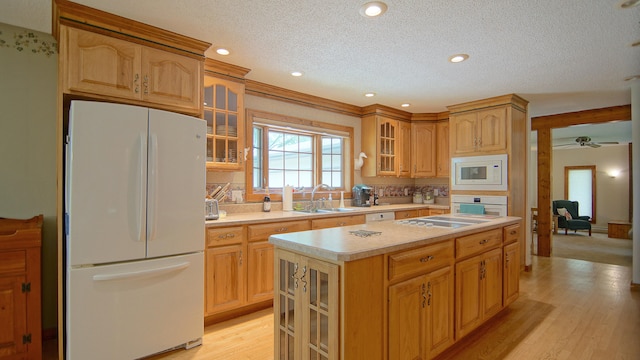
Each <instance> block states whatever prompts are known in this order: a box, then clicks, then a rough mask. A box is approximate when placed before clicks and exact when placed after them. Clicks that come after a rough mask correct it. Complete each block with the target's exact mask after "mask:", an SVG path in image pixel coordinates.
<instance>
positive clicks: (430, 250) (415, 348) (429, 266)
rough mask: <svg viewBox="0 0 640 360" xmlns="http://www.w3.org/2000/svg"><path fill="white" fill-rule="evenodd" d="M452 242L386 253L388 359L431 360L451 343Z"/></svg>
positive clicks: (452, 331) (452, 296)
mask: <svg viewBox="0 0 640 360" xmlns="http://www.w3.org/2000/svg"><path fill="white" fill-rule="evenodd" d="M452 264H453V243H452V242H451V241H447V242H443V243H439V244H434V245H429V246H425V247H422V248H418V249H413V250H409V251H404V252H401V253H398V254H393V255H390V256H389V270H388V273H389V279H390V281H393V280H395V279H398V278H400V279H401V278H402V277H403V276H405V275H408V274H414V273H416V272H418V273H419V272H422V274H420V275H418V276H415V277H413V278H411V279H409V280H405V281H402V282H400V283H397V284H393V285H390V286H389V310H388V311H389V325H388V328H389V340H388V341H389V343H388V349H389V356H388V358H389V359H431V358H433V357H434V356H436V355H437V354H439V353H440V352H442V351H443V350H445V349H446V348H448V347H449V346H450V345H451V344H453V342H454V321H453V315H454V277H453V270H452V269H453V267H452Z"/></svg>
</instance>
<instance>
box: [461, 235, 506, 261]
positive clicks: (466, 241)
mask: <svg viewBox="0 0 640 360" xmlns="http://www.w3.org/2000/svg"><path fill="white" fill-rule="evenodd" d="M501 244H502V229H495V230H490V231H485V232H481V233H479V234H473V235H469V236H463V237H459V238H456V258H463V257H466V256H469V255H474V254H478V253H481V252H483V251H485V250H487V249H491V248H493V247H496V246H500V245H501Z"/></svg>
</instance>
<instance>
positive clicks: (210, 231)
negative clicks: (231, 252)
mask: <svg viewBox="0 0 640 360" xmlns="http://www.w3.org/2000/svg"><path fill="white" fill-rule="evenodd" d="M242 230H243V227H242V226H233V227H224V228H215V227H208V228H207V247H211V246H221V245H229V244H239V243H241V242H242V237H243V235H244V233H243V231H242Z"/></svg>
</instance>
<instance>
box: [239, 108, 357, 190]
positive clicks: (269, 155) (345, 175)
mask: <svg viewBox="0 0 640 360" xmlns="http://www.w3.org/2000/svg"><path fill="white" fill-rule="evenodd" d="M247 119H248V122H247V123H248V125H247V126H248V128H249V129H251V133H252V134H253V136H252V151H251V152H250V153H251V154H252V156H251V158H250V159H247V168H248V169H250V171H248V172H247V176H246V178H247V185H248V186H247V199H248V200H249V201H258V200H261V199H262V197H263V196H264V194H265V193H266V192H267V191H269V194H270V195H272V197H273V198H274V199H276V200H278V199H280V196H281V195H280V194H281V191H282V188H283V187H284V186H285V185H291V186H293V187H294V188H296V189H301V190H304V191H307V192H308V191H310V190H311V189H312V188H313V187H314V186H315V185H318V184H327V185H329V186H331V187H332V188H333V191H340V190H342V191H344V190H345V189H350V187H351V183H352V182H353V172H352V171H351V166H352V162H351V161H350V160H349V159H350V158H351V154H352V153H353V149H352V146H353V145H352V144H353V128H352V127H346V126H341V125H335V124H331V123H323V122H318V121H311V120H303V119H298V118H292V117H287V116H282V115H276V114H270V113H264V112H258V111H254V110H248V111H247ZM249 184H251V187H249ZM267 189H268V190H267ZM299 196H301V195H294V197H296V198H297V197H299Z"/></svg>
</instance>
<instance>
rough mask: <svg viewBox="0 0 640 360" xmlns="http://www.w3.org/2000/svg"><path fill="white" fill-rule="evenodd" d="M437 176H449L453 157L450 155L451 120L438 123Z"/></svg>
mask: <svg viewBox="0 0 640 360" xmlns="http://www.w3.org/2000/svg"><path fill="white" fill-rule="evenodd" d="M436 139H437V141H436V151H435V153H436V177H448V176H449V174H450V170H449V168H450V167H451V157H450V156H449V121H440V122H437V123H436Z"/></svg>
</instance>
